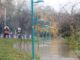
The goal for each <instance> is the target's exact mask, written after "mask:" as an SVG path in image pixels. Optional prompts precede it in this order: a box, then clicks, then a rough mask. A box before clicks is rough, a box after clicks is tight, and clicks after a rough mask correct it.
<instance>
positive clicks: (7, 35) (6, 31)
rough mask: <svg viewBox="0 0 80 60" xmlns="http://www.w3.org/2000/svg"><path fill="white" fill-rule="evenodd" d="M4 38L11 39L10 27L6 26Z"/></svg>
mask: <svg viewBox="0 0 80 60" xmlns="http://www.w3.org/2000/svg"><path fill="white" fill-rule="evenodd" d="M3 37H4V38H9V27H8V26H4V29H3Z"/></svg>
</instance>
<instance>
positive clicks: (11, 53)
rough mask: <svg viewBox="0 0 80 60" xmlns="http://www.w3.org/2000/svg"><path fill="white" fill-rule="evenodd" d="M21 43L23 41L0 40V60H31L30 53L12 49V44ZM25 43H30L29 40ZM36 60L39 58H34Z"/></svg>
mask: <svg viewBox="0 0 80 60" xmlns="http://www.w3.org/2000/svg"><path fill="white" fill-rule="evenodd" d="M21 41H23V40H18V39H0V60H32V56H31V53H27V52H24V51H19V50H17V49H15V48H13V44H14V43H16V42H21ZM26 42H31V40H27V41H26ZM36 60H39V57H36Z"/></svg>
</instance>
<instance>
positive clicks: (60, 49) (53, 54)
mask: <svg viewBox="0 0 80 60" xmlns="http://www.w3.org/2000/svg"><path fill="white" fill-rule="evenodd" d="M13 47H14V48H16V49H18V50H21V51H26V52H29V53H31V52H32V44H31V43H27V42H17V43H15V44H14V45H13ZM35 54H38V55H39V56H40V60H78V58H77V57H76V55H75V54H74V53H72V52H69V51H68V47H67V46H66V45H64V44H63V45H62V40H50V41H45V42H44V44H42V43H40V44H39V50H38V45H37V44H35Z"/></svg>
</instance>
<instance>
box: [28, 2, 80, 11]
mask: <svg viewBox="0 0 80 60" xmlns="http://www.w3.org/2000/svg"><path fill="white" fill-rule="evenodd" d="M27 1H28V2H29V4H30V1H31V0H27ZM34 1H37V0H34ZM77 2H80V0H44V3H42V4H43V5H45V6H51V7H52V8H54V9H55V10H56V11H60V9H61V8H62V6H64V5H66V4H68V5H70V4H75V3H77ZM29 4H28V5H29ZM79 6H80V4H79ZM68 9H69V8H68Z"/></svg>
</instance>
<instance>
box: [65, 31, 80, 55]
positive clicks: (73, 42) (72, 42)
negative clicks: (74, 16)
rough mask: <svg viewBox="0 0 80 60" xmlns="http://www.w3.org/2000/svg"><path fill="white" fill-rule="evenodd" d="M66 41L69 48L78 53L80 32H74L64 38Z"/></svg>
mask: <svg viewBox="0 0 80 60" xmlns="http://www.w3.org/2000/svg"><path fill="white" fill-rule="evenodd" d="M65 41H66V43H67V44H68V45H69V48H70V50H72V51H74V52H75V53H76V54H77V55H80V53H79V52H80V33H79V32H75V34H73V35H71V36H70V37H66V38H65Z"/></svg>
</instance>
